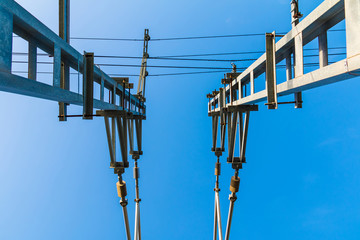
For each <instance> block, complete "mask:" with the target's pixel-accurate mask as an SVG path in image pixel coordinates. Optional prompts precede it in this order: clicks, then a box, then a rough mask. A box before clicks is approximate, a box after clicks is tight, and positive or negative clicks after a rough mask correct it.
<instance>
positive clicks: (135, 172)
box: [134, 167, 140, 179]
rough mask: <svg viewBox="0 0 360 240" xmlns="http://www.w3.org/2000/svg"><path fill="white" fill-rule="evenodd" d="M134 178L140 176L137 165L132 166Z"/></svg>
mask: <svg viewBox="0 0 360 240" xmlns="http://www.w3.org/2000/svg"><path fill="white" fill-rule="evenodd" d="M134 178H135V179H138V178H140V171H139V168H138V167H134Z"/></svg>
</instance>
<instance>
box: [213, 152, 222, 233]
mask: <svg viewBox="0 0 360 240" xmlns="http://www.w3.org/2000/svg"><path fill="white" fill-rule="evenodd" d="M215 154H216V156H217V162H216V163H215V176H216V182H215V188H214V191H215V207H214V240H216V239H217V235H218V231H219V239H220V240H223V237H222V225H221V214H220V199H219V191H220V188H219V177H220V174H221V163H220V156H221V154H222V153H221V151H216V152H215Z"/></svg>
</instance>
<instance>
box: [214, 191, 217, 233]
mask: <svg viewBox="0 0 360 240" xmlns="http://www.w3.org/2000/svg"><path fill="white" fill-rule="evenodd" d="M216 239H217V207H216V193H215V207H214V240H216Z"/></svg>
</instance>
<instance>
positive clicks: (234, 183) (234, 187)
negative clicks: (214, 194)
mask: <svg viewBox="0 0 360 240" xmlns="http://www.w3.org/2000/svg"><path fill="white" fill-rule="evenodd" d="M239 186H240V178H239V177H236V178H235V176H232V177H231V182H230V191H231V192H233V193H237V192H238V191H239Z"/></svg>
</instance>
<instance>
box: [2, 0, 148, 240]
mask: <svg viewBox="0 0 360 240" xmlns="http://www.w3.org/2000/svg"><path fill="white" fill-rule="evenodd" d="M69 5H70V0H59V17H60V18H59V20H60V21H59V30H60V31H59V34H60V36H58V35H57V34H56V33H54V32H53V31H51V30H50V29H49V28H48V27H46V26H45V25H44V24H43V23H41V22H40V21H39V20H38V19H36V18H35V17H34V16H32V15H31V14H30V13H29V12H27V11H26V10H25V9H24V8H22V7H21V6H20V5H19V4H18V3H16V2H15V1H13V0H0V23H1V28H0V91H4V92H10V93H16V94H21V95H26V96H31V97H37V98H42V99H47V100H53V101H56V102H59V120H60V121H66V117H67V111H66V109H67V105H69V104H75V105H80V106H83V113H82V115H81V116H82V117H83V118H84V119H92V118H93V116H94V113H93V109H94V108H95V109H98V111H97V112H96V115H97V116H103V117H104V119H105V129H106V134H107V140H108V146H109V153H110V167H111V168H113V169H114V172H115V174H117V175H118V176H119V182H118V183H117V189H118V194H119V196H120V197H121V201H120V204H121V206H122V207H123V213H124V220H125V227H126V234H127V237H128V239H131V235H130V228H129V221H128V213H127V208H126V205H127V199H126V198H125V197H126V195H127V193H126V185H125V182H124V181H123V180H122V176H121V175H122V174H123V173H124V172H125V168H128V167H129V162H128V154H131V155H132V157H133V159H134V160H135V167H134V178H135V181H136V199H135V201H136V216H135V226H136V230H135V239H137V240H141V231H140V206H139V203H140V201H141V199H140V197H139V188H138V179H139V168H138V166H137V160H138V159H139V158H140V155H142V143H141V138H142V120H144V119H145V118H146V107H145V80H146V76H147V71H146V67H147V65H146V63H147V59H148V53H147V52H148V41H149V40H150V36H149V30H148V29H146V30H145V35H144V50H143V59H142V67H141V72H140V79H139V89H138V92H137V94H136V95H132V94H131V93H130V89H132V88H133V84H132V83H129V79H128V78H111V77H109V76H108V75H107V74H106V73H104V72H103V71H102V70H100V69H99V68H98V67H96V66H95V65H94V54H93V53H86V52H85V53H84V55H83V54H80V53H79V52H78V51H76V50H75V49H74V48H73V47H71V46H70V45H69V19H70V18H69V12H70V11H69V8H70V7H69ZM13 34H16V35H18V36H19V37H21V38H22V39H24V40H25V41H27V42H28V50H29V51H28V78H25V77H21V76H18V75H15V74H12V70H11V67H12V46H13ZM38 49H41V50H42V51H44V52H46V53H47V54H49V56H51V57H52V58H53V82H52V85H49V84H45V83H41V82H38V81H37V77H36V75H37V51H38ZM70 68H72V69H73V70H75V71H76V72H78V73H79V74H82V75H83V79H82V86H83V91H82V94H80V93H75V92H72V91H70V89H69V86H70V77H69V74H70ZM94 84H98V85H99V86H100V99H99V100H98V99H95V98H94ZM107 90H108V91H109V101H108V102H107V101H105V99H104V96H105V91H107ZM117 99H119V100H117ZM110 120H111V121H110ZM117 136H118V139H119V145H120V150H121V153H120V160H118V159H117V157H116V152H115V149H116V138H117ZM134 136H135V137H134ZM134 140H135V141H136V142H135V143H134ZM128 143H129V144H128Z"/></svg>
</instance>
